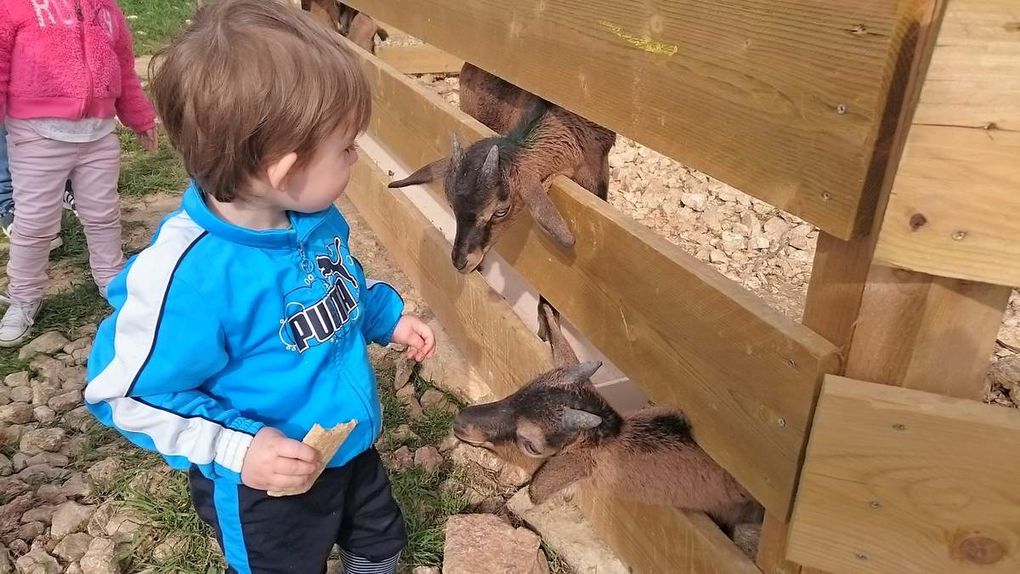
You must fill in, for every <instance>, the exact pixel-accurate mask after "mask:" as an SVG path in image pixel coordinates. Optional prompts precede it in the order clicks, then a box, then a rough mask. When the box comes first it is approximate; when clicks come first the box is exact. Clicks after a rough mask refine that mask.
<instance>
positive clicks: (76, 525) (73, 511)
mask: <svg viewBox="0 0 1020 574" xmlns="http://www.w3.org/2000/svg"><path fill="white" fill-rule="evenodd" d="M95 511H96V507H95V506H85V505H82V504H78V503H77V502H74V501H68V502H65V503H63V504H61V505H60V506H59V507H57V511H56V512H54V513H53V526H52V528H50V536H52V537H53V538H54V539H55V540H60V539H62V538H63V537H65V536H67V535H68V534H71V533H72V532H79V531H81V530H84V529H85V527H86V525H88V523H89V519H90V518H92V514H93V513H95Z"/></svg>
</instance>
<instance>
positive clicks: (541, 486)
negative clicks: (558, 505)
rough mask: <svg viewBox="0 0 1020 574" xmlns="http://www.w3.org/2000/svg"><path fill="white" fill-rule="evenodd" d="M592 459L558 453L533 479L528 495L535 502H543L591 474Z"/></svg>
mask: <svg viewBox="0 0 1020 574" xmlns="http://www.w3.org/2000/svg"><path fill="white" fill-rule="evenodd" d="M591 470H592V462H591V459H589V458H587V457H584V456H581V455H577V454H573V453H565V454H559V455H556V456H554V457H552V458H550V459H549V460H547V461H546V462H545V464H543V465H542V467H541V468H539V469H538V471H537V472H536V473H535V475H534V476H533V477H532V479H531V485H530V486H529V487H528V496H529V497H530V498H531V502H533V503H534V504H542V503H543V502H545V501H546V500H549V497H551V496H552V495H554V494H556V493H557V492H559V491H561V490H563V489H564V488H566V487H568V486H570V485H571V484H574V483H575V482H577V481H579V480H581V479H584V478H588V477H589V476H591Z"/></svg>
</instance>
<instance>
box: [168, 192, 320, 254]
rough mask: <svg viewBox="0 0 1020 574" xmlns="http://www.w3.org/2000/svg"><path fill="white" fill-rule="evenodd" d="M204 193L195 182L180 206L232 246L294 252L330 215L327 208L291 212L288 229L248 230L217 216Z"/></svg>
mask: <svg viewBox="0 0 1020 574" xmlns="http://www.w3.org/2000/svg"><path fill="white" fill-rule="evenodd" d="M203 195H204V194H203V192H202V190H201V189H199V187H198V185H197V184H196V183H195V182H194V181H192V182H190V184H189V185H188V189H187V191H185V192H184V199H183V201H182V202H181V207H182V208H183V209H184V211H185V212H186V213H187V214H188V216H189V217H191V219H192V220H193V221H194V222H195V223H197V224H198V225H199V226H201V227H202V228H203V229H205V230H206V231H208V232H209V233H211V234H212V235H216V236H218V237H221V238H223V239H225V240H227V241H230V242H233V243H240V244H242V245H248V246H250V247H260V248H269V249H292V248H295V247H297V246H298V244H301V243H304V241H305V240H306V239H307V238H308V236H309V235H311V234H312V232H313V231H315V229H316V228H317V227H318V226H319V225H321V224H322V223H323V222H324V221H325V219H326V215H327V213H328V212H329V209H330V208H326V209H324V210H322V211H319V212H316V213H298V212H294V211H288V212H287V217H288V218H289V219H290V228H289V229H264V230H256V229H248V228H245V227H241V226H238V225H234V224H233V223H229V222H227V221H224V220H222V219H220V217H219V216H218V215H216V214H215V213H213V212H212V210H210V209H209V206H208V205H206V203H205V199H204V197H203Z"/></svg>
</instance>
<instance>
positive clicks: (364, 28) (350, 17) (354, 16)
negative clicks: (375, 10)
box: [337, 2, 389, 54]
mask: <svg viewBox="0 0 1020 574" xmlns="http://www.w3.org/2000/svg"><path fill="white" fill-rule="evenodd" d="M337 6H338V7H339V11H340V12H339V16H338V18H337V26H338V28H339V32H340V34H341V35H342V36H345V37H347V39H348V40H350V41H351V42H354V43H355V44H357V45H358V46H360V47H361V48H363V49H364V50H366V51H368V52H370V53H372V54H374V53H375V37H376V36H379V39H380V40H382V41H383V42H385V41H386V39H387V38H388V37H389V33H388V32H386V30H384V29H383V28H382V27H381V26H379V25H378V24H377V23H376V22H375V20H373V19H372V18H370V17H369V16H368V15H367V14H365V13H363V12H359V11H357V10H355V9H354V8H351V7H350V6H348V5H346V4H342V3H339V2H337Z"/></svg>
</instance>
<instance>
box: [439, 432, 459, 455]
mask: <svg viewBox="0 0 1020 574" xmlns="http://www.w3.org/2000/svg"><path fill="white" fill-rule="evenodd" d="M458 444H460V440H458V439H457V437H456V436H455V435H454V434H453V431H450V434H448V435H446V438H444V439H443V442H441V443H439V452H442V453H447V452H450V451H451V450H453V449H455V448H457V445H458Z"/></svg>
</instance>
